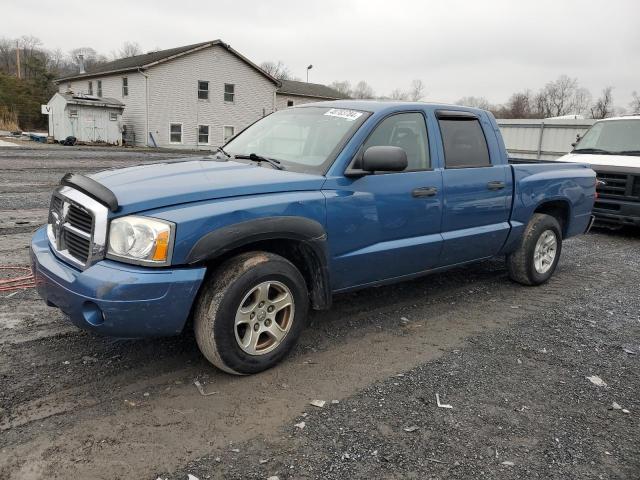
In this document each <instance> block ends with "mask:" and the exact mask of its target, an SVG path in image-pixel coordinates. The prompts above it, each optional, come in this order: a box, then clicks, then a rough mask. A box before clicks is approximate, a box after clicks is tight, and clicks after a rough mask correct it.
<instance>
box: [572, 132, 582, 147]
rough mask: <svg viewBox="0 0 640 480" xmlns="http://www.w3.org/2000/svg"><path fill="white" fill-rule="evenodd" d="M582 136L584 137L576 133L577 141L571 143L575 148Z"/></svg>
mask: <svg viewBox="0 0 640 480" xmlns="http://www.w3.org/2000/svg"><path fill="white" fill-rule="evenodd" d="M581 138H582V137H581V136H580V134H579V133H578V134H577V135H576V141H575V142H573V143H572V144H571V146H572V147H574V148H575V146H576V145H577V144H578V142H579V141H580V139H581Z"/></svg>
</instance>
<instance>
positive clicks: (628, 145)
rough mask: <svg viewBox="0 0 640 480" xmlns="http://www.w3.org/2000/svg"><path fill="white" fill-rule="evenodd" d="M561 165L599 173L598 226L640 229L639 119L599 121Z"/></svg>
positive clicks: (636, 117)
mask: <svg viewBox="0 0 640 480" xmlns="http://www.w3.org/2000/svg"><path fill="white" fill-rule="evenodd" d="M558 161H560V162H580V163H586V164H589V165H590V166H591V168H593V169H594V170H595V171H596V175H597V177H598V180H599V181H598V185H597V187H596V191H597V193H598V198H597V200H596V203H595V205H594V207H593V213H594V215H595V216H596V221H597V224H598V225H600V226H604V227H608V228H611V229H617V228H621V227H623V226H625V225H631V226H636V227H640V115H630V116H626V117H617V118H607V119H604V120H599V121H597V122H596V123H594V124H593V126H592V127H591V128H590V129H589V130H587V132H586V133H585V134H584V135H583V136H582V138H580V139H579V140H578V142H576V144H575V145H574V149H573V150H572V151H571V153H569V154H567V155H565V156H563V157H560V158H559V159H558Z"/></svg>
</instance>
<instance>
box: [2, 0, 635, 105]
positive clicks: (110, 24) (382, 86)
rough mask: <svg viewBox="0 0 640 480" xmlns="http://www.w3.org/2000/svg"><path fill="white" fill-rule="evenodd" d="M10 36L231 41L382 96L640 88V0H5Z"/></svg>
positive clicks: (74, 43)
mask: <svg viewBox="0 0 640 480" xmlns="http://www.w3.org/2000/svg"><path fill="white" fill-rule="evenodd" d="M1 3H2V5H1V6H0V25H1V27H0V36H5V37H10V38H11V37H18V36H21V35H25V34H27V35H34V36H37V37H39V38H40V39H41V40H42V41H43V43H44V45H45V46H46V47H47V48H51V49H54V48H61V49H62V50H64V51H67V50H70V49H72V48H75V47H80V46H90V47H93V48H95V49H96V50H98V51H99V52H102V53H105V54H108V53H109V52H111V51H114V50H117V49H118V48H119V47H120V46H121V44H122V42H123V41H125V40H130V41H135V42H138V43H139V44H140V45H141V47H142V48H143V50H144V51H148V50H153V49H157V48H158V47H159V48H171V47H175V46H180V45H187V44H190V43H197V42H201V41H205V40H213V39H217V38H220V39H222V40H224V41H225V42H227V43H229V44H230V45H231V46H232V47H234V48H235V49H236V50H238V51H240V52H241V53H242V54H244V55H245V56H247V57H248V58H250V59H251V60H253V61H254V62H256V63H260V62H262V61H264V60H276V61H277V60H282V61H283V62H284V63H285V64H286V65H287V66H288V67H289V68H290V70H291V72H292V73H293V74H294V75H295V76H298V77H300V78H303V79H304V77H305V67H306V66H307V65H308V64H313V66H314V67H313V70H311V74H310V81H312V82H318V83H330V82H332V81H334V80H349V81H351V83H352V84H355V83H356V82H357V81H359V80H361V79H363V80H366V81H367V82H369V83H370V84H371V85H372V86H373V88H374V89H375V91H376V93H377V94H389V93H390V92H391V90H393V89H394V88H401V89H408V87H409V84H410V83H411V80H413V79H415V78H419V79H422V80H423V82H424V84H425V85H426V90H427V97H426V99H428V100H434V101H445V102H453V101H455V100H457V99H459V98H460V97H463V96H468V95H474V96H484V97H486V98H488V99H489V100H490V101H491V102H493V103H500V102H504V101H506V100H507V98H508V97H509V95H510V94H511V93H513V92H514V91H517V90H522V89H525V88H531V89H534V90H536V89H538V88H539V87H541V86H542V85H544V83H546V82H547V81H549V80H553V79H555V78H557V77H558V76H559V75H560V74H567V75H569V76H571V77H577V78H578V80H579V81H580V83H581V84H582V85H583V86H585V87H587V88H588V89H589V90H591V92H592V93H593V94H594V96H596V95H597V94H598V93H599V92H600V90H601V89H602V88H603V87H605V86H607V85H612V86H614V87H615V89H614V100H615V103H616V105H619V106H625V107H626V106H627V103H628V102H629V100H630V97H631V92H632V91H633V90H637V91H639V92H640V24H639V23H638V20H639V19H640V1H639V0H607V1H600V0H575V1H574V0H551V1H549V0H527V1H514V0H468V1H467V0H448V1H417V0H415V1H404V0H392V1H391V0H385V1H377V0H353V1H350V0H323V1H318V2H311V1H303V0H294V1H289V0H279V1H278V2H268V1H258V0H256V1H244V0H218V1H206V0H197V1H192V0H155V1H135V2H134V1H120V0H107V1H96V2H87V1H86V0H83V1H65V0H58V1H55V2H54V1H49V0H40V1H36V0H2V2H1Z"/></svg>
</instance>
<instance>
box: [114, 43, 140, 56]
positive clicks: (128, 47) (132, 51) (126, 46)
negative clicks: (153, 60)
mask: <svg viewBox="0 0 640 480" xmlns="http://www.w3.org/2000/svg"><path fill="white" fill-rule="evenodd" d="M141 53H142V48H141V47H140V44H139V43H138V42H129V41H127V42H124V43H123V44H122V48H120V50H119V51H118V58H127V57H135V56H136V55H140V54H141Z"/></svg>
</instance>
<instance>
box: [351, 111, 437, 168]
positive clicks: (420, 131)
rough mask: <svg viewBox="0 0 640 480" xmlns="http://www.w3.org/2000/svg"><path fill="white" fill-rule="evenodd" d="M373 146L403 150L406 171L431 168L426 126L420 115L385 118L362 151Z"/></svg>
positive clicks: (399, 114) (408, 114) (401, 114)
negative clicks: (405, 155) (405, 157)
mask: <svg viewBox="0 0 640 480" xmlns="http://www.w3.org/2000/svg"><path fill="white" fill-rule="evenodd" d="M374 146H375V147H378V146H394V147H401V148H403V149H404V151H405V152H407V162H408V165H407V169H406V170H428V169H429V168H431V161H430V159H429V140H428V139H427V126H426V124H425V123H424V117H423V116H422V115H421V114H420V113H398V114H395V115H392V116H390V117H387V118H385V119H384V120H383V121H382V122H380V124H379V125H378V126H377V127H376V129H375V130H374V131H373V133H372V134H371V135H370V136H369V138H367V140H366V141H365V142H364V146H363V151H364V150H366V149H367V148H369V147H374Z"/></svg>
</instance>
